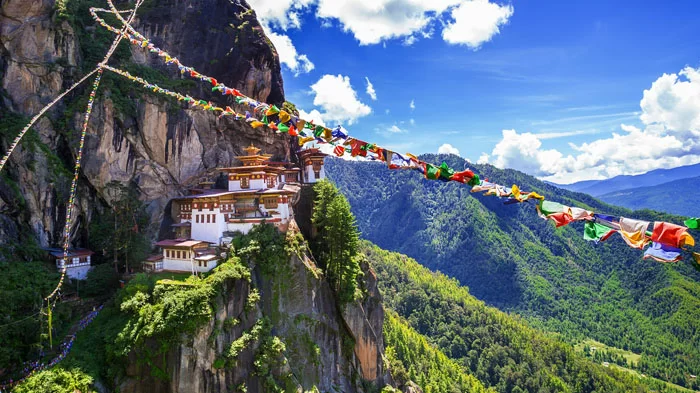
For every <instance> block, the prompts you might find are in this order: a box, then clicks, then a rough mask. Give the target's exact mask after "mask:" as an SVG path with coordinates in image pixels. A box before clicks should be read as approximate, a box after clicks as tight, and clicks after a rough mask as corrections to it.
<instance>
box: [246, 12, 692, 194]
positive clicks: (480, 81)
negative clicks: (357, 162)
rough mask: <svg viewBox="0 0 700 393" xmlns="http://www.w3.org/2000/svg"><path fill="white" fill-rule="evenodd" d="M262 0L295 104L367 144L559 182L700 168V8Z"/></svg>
mask: <svg viewBox="0 0 700 393" xmlns="http://www.w3.org/2000/svg"><path fill="white" fill-rule="evenodd" d="M249 2H250V3H251V5H252V6H253V7H254V9H255V10H256V11H257V12H258V16H259V18H260V19H261V20H262V22H263V24H264V26H265V29H266V32H267V33H268V34H269V35H271V38H272V40H273V42H274V43H275V45H276V47H278V51H279V52H280V57H281V59H282V61H283V62H284V63H285V66H284V67H283V76H284V81H285V90H286V95H287V99H288V100H289V101H292V102H294V103H295V104H297V106H298V107H299V108H303V110H304V111H305V113H313V114H312V115H311V116H314V117H320V118H321V119H322V120H323V121H324V122H325V123H326V125H329V126H334V125H336V124H339V123H341V124H343V125H344V126H345V127H346V128H347V129H348V130H349V131H350V133H351V135H352V136H355V137H357V138H360V139H363V140H367V141H371V142H376V143H379V144H380V145H383V146H386V147H389V148H394V149H395V150H397V151H402V152H403V151H408V152H411V153H416V154H419V153H426V152H433V153H434V152H438V150H439V149H440V146H442V145H443V144H449V145H451V147H452V149H450V148H449V147H447V146H445V147H443V149H442V151H454V152H457V151H458V152H459V155H461V156H463V157H466V158H468V159H470V160H472V161H475V162H476V161H477V160H481V161H482V162H490V163H493V164H495V165H497V166H500V167H513V168H516V169H520V170H523V171H525V172H528V173H531V174H533V175H536V176H538V177H541V178H546V179H550V180H555V181H560V182H571V181H576V180H583V179H588V178H605V177H611V176H614V175H617V174H633V173H640V172H645V171H648V170H650V169H655V168H659V167H674V166H678V165H685V164H692V163H696V162H700V77H698V75H696V73H698V74H700V71H699V70H698V67H699V66H700V54H699V53H698V52H699V50H700V49H699V48H700V26H698V24H697V18H696V17H697V15H698V11H700V4H698V3H697V2H693V1H673V2H661V1H657V2H648V3H653V4H648V5H647V4H644V5H643V6H641V3H640V2H638V1H636V2H632V1H624V2H623V1H617V2H610V1H585V2H570V1H555V0H528V1H512V2H489V1H487V0H469V1H467V0H433V1H432V2H431V4H432V5H424V4H421V3H422V2H421V1H418V0H372V1H368V0H251V1H249ZM331 2H332V3H331ZM477 5H479V6H478V7H477ZM463 6H464V7H463ZM461 7H463V9H461ZM475 13H483V14H479V15H474V14H475ZM411 23H416V26H419V27H415V28H407V27H406V26H411ZM450 26H452V27H450ZM450 29H452V30H453V31H452V32H451V33H450V34H446V33H445V32H446V31H448V30H450ZM448 41H450V42H448ZM290 46H291V48H293V51H295V52H291V54H290V50H292V49H290ZM300 55H301V56H302V58H299V56H300ZM311 64H313V67H311ZM682 70H685V72H684V73H683V75H680V74H679V73H680V72H681V71H682ZM664 74H666V76H665V77H664ZM366 78H368V79H369V81H371V83H372V85H373V88H374V90H375V92H376V98H377V99H376V100H374V99H373V98H372V97H370V95H369V94H367V92H366V88H367V83H366ZM321 80H323V81H324V83H320V82H319V81H321ZM348 82H349V86H348ZM653 84H654V85H653ZM652 85H653V86H652ZM314 86H315V88H314ZM349 88H351V90H349ZM645 90H649V92H648V97H647V98H646V101H645V102H643V103H642V102H641V101H642V98H643V95H644V92H645ZM353 91H354V93H355V94H356V98H353ZM412 101H413V102H414V103H415V105H414V106H415V108H411V107H410V103H411V102H412ZM640 103H641V104H643V107H642V106H640ZM314 110H315V111H317V112H312V111H314ZM504 130H513V131H506V132H504ZM392 131H393V132H392ZM613 133H615V134H617V135H618V137H614V136H613ZM453 149H454V150H453ZM625 150H629V151H628V152H625Z"/></svg>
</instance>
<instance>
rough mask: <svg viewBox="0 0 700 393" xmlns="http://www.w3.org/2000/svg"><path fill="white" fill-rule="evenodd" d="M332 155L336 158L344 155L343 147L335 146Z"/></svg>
mask: <svg viewBox="0 0 700 393" xmlns="http://www.w3.org/2000/svg"><path fill="white" fill-rule="evenodd" d="M333 153H335V155H336V156H338V157H342V156H343V155H344V154H345V148H344V147H343V146H336V147H335V149H333Z"/></svg>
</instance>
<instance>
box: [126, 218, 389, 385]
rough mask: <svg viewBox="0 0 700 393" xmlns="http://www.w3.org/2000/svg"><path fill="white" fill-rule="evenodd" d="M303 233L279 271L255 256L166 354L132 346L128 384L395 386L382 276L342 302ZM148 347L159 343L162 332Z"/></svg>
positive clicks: (370, 276) (372, 278)
mask: <svg viewBox="0 0 700 393" xmlns="http://www.w3.org/2000/svg"><path fill="white" fill-rule="evenodd" d="M293 231H294V229H293ZM300 238H301V237H300V236H295V235H293V234H290V235H288V236H287V244H288V247H289V245H290V244H296V246H294V247H292V248H295V249H294V250H293V251H291V252H290V253H289V257H288V260H287V261H285V262H284V263H281V264H279V263H277V264H275V270H274V272H270V271H268V270H267V269H266V268H263V267H261V265H263V264H264V261H261V260H259V259H256V258H255V257H253V258H250V259H248V261H247V265H248V266H250V272H251V274H250V277H249V278H248V277H247V276H244V277H242V278H237V279H235V280H231V279H228V280H227V281H226V282H225V283H224V284H223V290H221V291H219V294H218V295H217V296H216V298H215V304H216V306H215V307H214V310H215V317H214V318H212V319H211V320H209V321H208V322H207V323H206V324H205V325H204V326H202V327H200V328H199V329H197V330H196V332H195V333H194V334H192V335H183V336H182V337H181V339H180V340H179V342H180V343H179V344H177V345H175V346H173V347H171V348H170V350H169V351H168V352H167V353H166V354H165V356H163V357H159V358H158V359H159V360H157V361H155V362H154V363H153V364H149V363H148V362H143V361H139V360H143V359H140V355H137V353H138V354H142V353H143V351H132V352H131V353H130V356H129V362H128V367H127V372H126V376H125V379H124V380H123V381H122V382H121V383H120V386H119V391H121V392H122V393H141V392H156V393H184V392H203V393H210V392H211V393H214V392H217V393H218V392H222V393H223V392H229V391H246V390H243V389H244V387H245V389H247V392H249V393H255V392H271V391H278V390H277V389H282V390H283V391H288V392H289V391H321V392H347V393H352V392H373V391H378V389H379V388H382V387H384V386H385V385H387V384H390V383H391V377H390V376H389V374H388V372H387V370H386V369H385V367H384V362H383V360H382V356H383V353H384V339H383V336H382V334H381V332H382V325H383V322H384V310H383V308H382V304H381V296H380V294H379V292H378V290H377V283H376V276H375V275H374V273H373V272H372V271H369V270H368V271H367V274H366V275H365V279H364V288H365V291H366V295H365V297H364V299H363V300H361V301H357V302H355V303H351V304H349V305H347V306H346V307H344V309H343V310H340V309H338V307H337V306H336V301H335V299H334V294H333V292H332V290H331V288H330V287H329V285H328V283H327V282H326V281H325V279H324V278H323V275H322V274H321V273H320V269H318V267H316V265H315V263H314V261H313V260H312V258H311V257H310V255H309V254H308V253H307V252H306V251H304V248H305V247H304V246H303V244H304V243H303V240H300ZM290 239H291V240H290ZM296 241H299V242H297V243H294V242H296ZM228 263H235V261H234V262H231V261H230V262H228ZM242 263H244V264H246V262H245V261H244V262H242ZM215 274H219V273H215ZM258 295H259V297H258ZM252 304H253V305H254V306H251V305H252ZM231 321H235V322H231ZM377 333H378V334H377ZM147 346H148V347H149V348H152V349H153V350H154V351H155V349H156V348H158V345H157V344H156V343H155V342H154V341H153V340H151V341H149V342H148V345H147ZM233 347H235V348H238V349H237V350H236V351H235V356H233V357H232V356H231V348H233ZM154 375H155V376H154ZM163 375H166V377H163ZM313 389H317V390H313Z"/></svg>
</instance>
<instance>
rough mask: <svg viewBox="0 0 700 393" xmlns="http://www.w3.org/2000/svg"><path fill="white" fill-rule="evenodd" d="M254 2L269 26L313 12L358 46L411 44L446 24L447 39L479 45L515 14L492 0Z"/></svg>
mask: <svg viewBox="0 0 700 393" xmlns="http://www.w3.org/2000/svg"><path fill="white" fill-rule="evenodd" d="M250 4H251V6H252V7H253V9H254V10H255V11H256V13H257V15H258V18H259V19H260V20H261V21H262V22H263V24H264V25H265V26H266V27H271V28H274V29H280V30H287V29H290V28H300V27H301V20H302V16H303V15H304V14H305V13H307V12H311V11H312V10H315V15H316V17H317V18H319V19H320V20H321V25H322V26H323V27H329V26H331V25H332V24H333V23H332V22H333V21H337V22H338V26H339V27H341V28H342V29H343V30H344V31H346V32H349V33H351V34H352V35H353V36H354V37H355V39H357V41H359V43H360V45H370V44H378V43H383V42H386V40H390V39H395V38H397V39H398V38H402V39H403V42H404V44H405V45H412V44H413V43H414V42H415V41H416V40H417V39H418V38H419V37H423V38H429V37H431V36H432V35H433V33H434V30H435V28H436V27H438V28H439V27H444V31H443V38H444V39H445V41H447V42H449V43H453V44H466V45H469V46H470V47H478V46H479V45H481V44H482V43H483V42H487V41H489V40H490V39H491V38H492V37H493V36H494V35H495V34H497V33H498V32H499V28H500V26H502V25H504V24H505V23H507V21H508V18H509V17H510V16H511V15H512V14H513V7H512V6H510V5H508V6H499V5H497V4H495V3H490V2H489V1H488V0H431V1H422V0H250ZM268 30H270V29H268Z"/></svg>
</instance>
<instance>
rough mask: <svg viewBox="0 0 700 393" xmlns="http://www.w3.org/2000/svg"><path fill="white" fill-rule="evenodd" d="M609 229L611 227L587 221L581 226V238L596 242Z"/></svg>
mask: <svg viewBox="0 0 700 393" xmlns="http://www.w3.org/2000/svg"><path fill="white" fill-rule="evenodd" d="M610 231H611V229H610V228H608V227H606V226H605V225H600V224H598V223H595V222H593V221H588V222H586V225H585V226H584V227H583V238H584V240H588V241H595V242H597V241H599V240H600V238H602V237H603V236H605V235H606V234H607V233H608V232H610Z"/></svg>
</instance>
